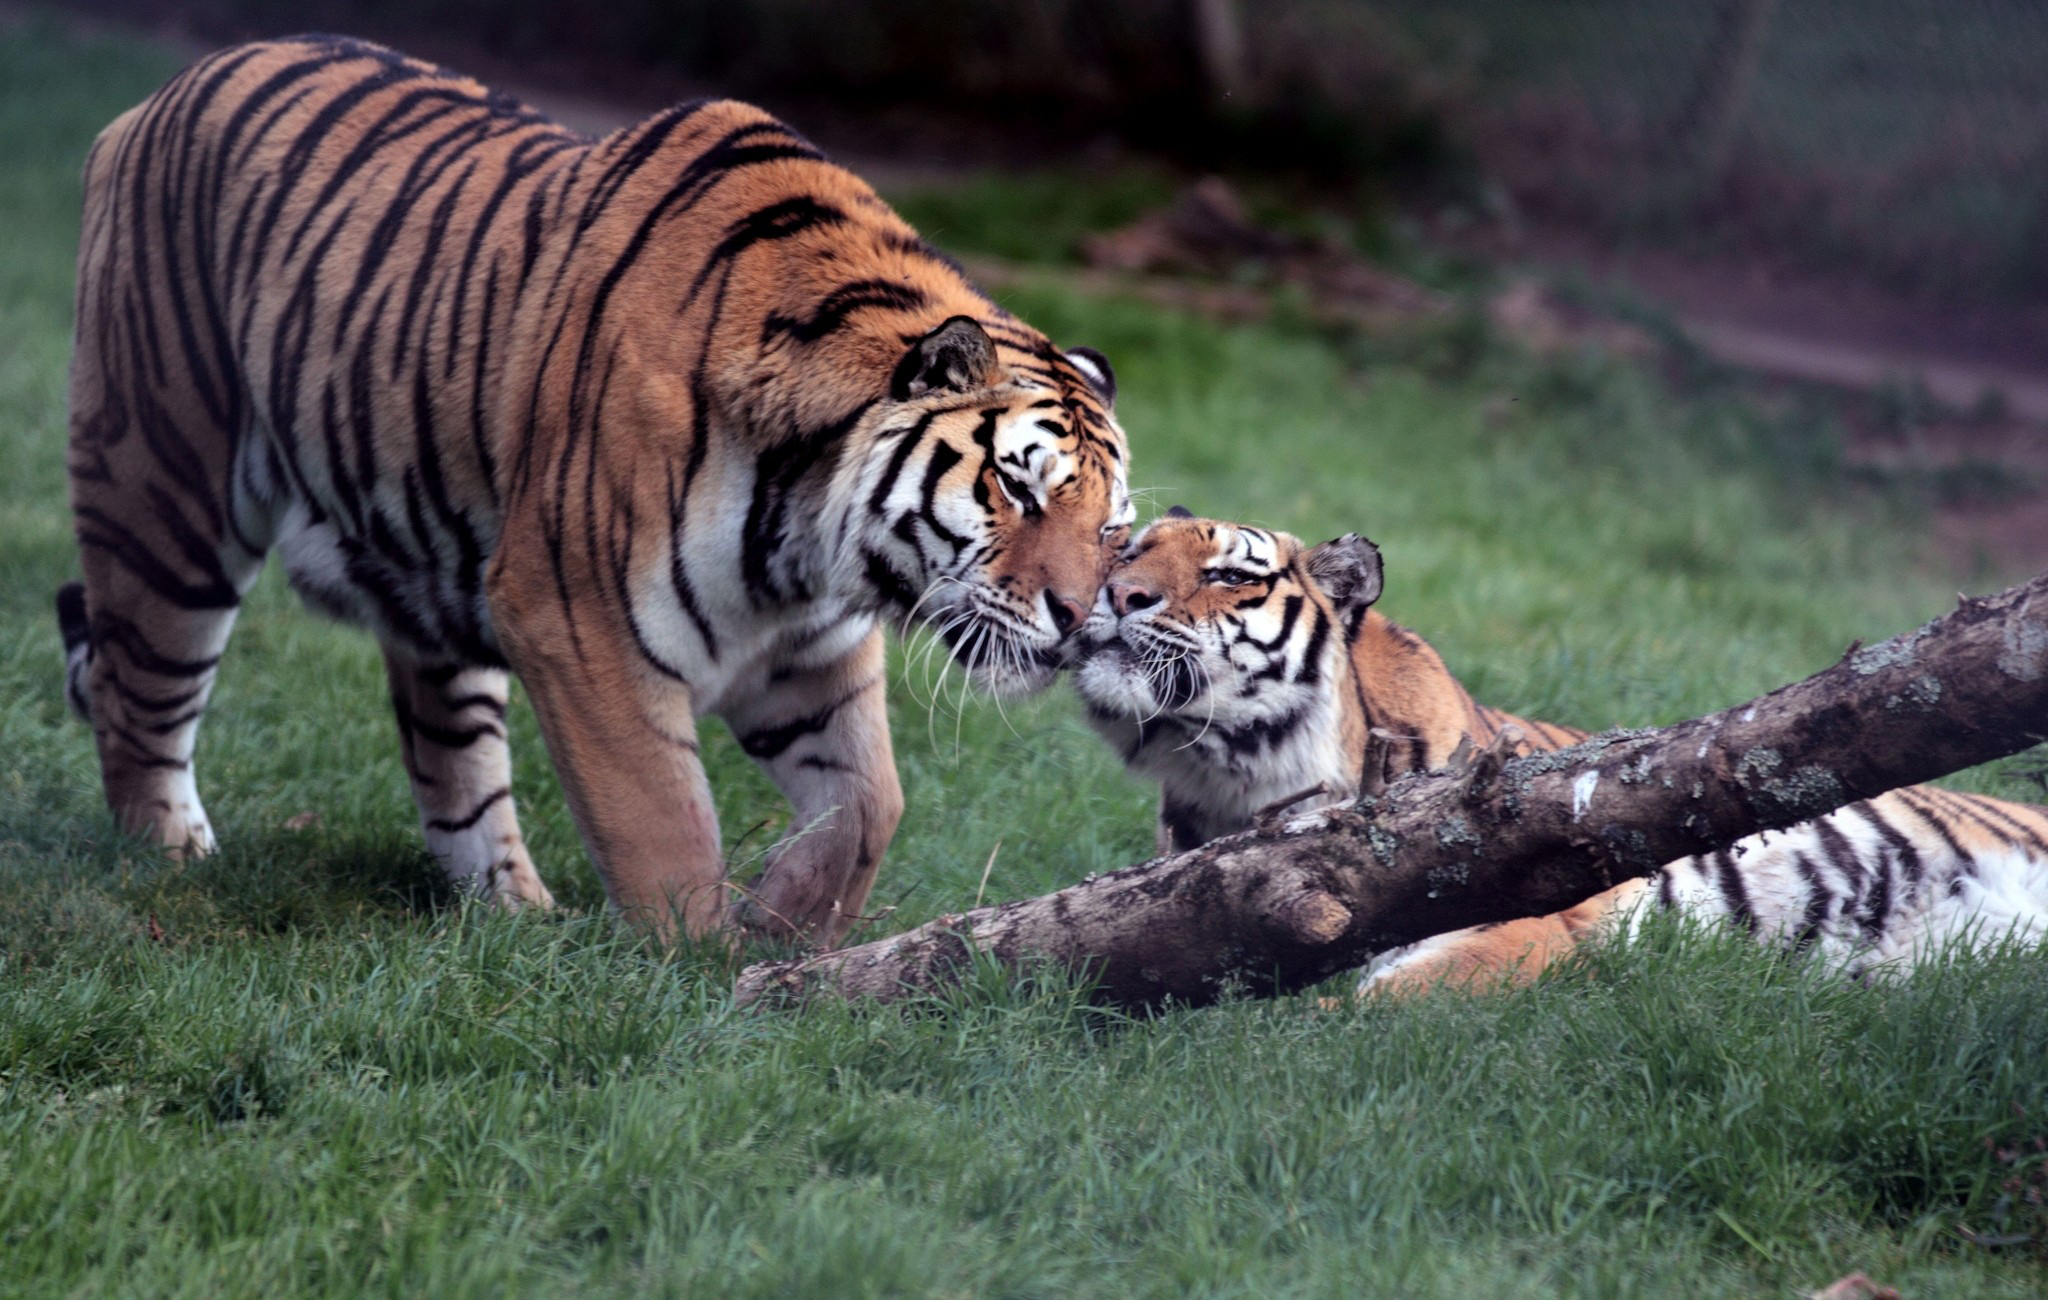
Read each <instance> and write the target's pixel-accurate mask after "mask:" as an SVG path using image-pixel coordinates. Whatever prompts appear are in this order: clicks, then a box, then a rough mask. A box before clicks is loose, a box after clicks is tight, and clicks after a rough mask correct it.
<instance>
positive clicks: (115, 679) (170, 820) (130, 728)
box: [57, 527, 261, 857]
mask: <svg viewBox="0 0 2048 1300" xmlns="http://www.w3.org/2000/svg"><path fill="white" fill-rule="evenodd" d="M80 536H81V541H82V543H83V546H82V548H81V551H82V555H83V558H84V559H85V569H86V580H85V582H84V583H69V584H66V585H65V586H64V587H63V588H62V589H61V590H60V591H59V592H58V593H57V618H58V628H59V630H60V632H61V633H62V635H63V638H64V652H65V692H64V693H65V697H66V699H68V700H69V701H70V703H71V707H72V708H73V709H75V710H77V711H78V712H79V713H80V714H81V715H83V716H84V717H85V718H86V719H87V720H88V721H90V722H91V723H92V729H93V740H94V743H95V745H96V747H97V748H98V750H99V760H100V779H101V783H102V785H103V787H104V789H105V792H106V798H107V806H108V807H109V808H110V809H112V810H113V813H114V817H115V819H116V820H117V821H118V822H119V823H120V825H121V828H122V829H123V830H125V831H127V832H129V833H130V834H137V835H142V836H144V837H146V838H148V839H151V840H154V841H156V842H157V843H158V844H161V845H162V846H163V847H164V848H165V849H166V850H168V851H169V852H170V853H171V855H172V856H174V857H188V856H191V857H196V856H201V855H204V854H206V853H210V852H212V851H213V849H214V848H215V846H216V840H215V837H214V832H213V824H212V822H211V820H210V819H209V818H208V817H207V814H206V808H205V805H204V804H202V803H201V802H200V799H199V787H198V784H197V781H196V780H195V778H194V775H193V750H194V748H195V746H196V745H197V743H198V737H199V722H200V718H201V717H202V716H203V715H204V713H205V711H206V705H207V701H208V698H209V696H210V695H211V694H212V691H213V682H214V676H215V672H216V669H217V668H218V666H219V664H220V656H221V652H222V650H223V649H225V648H226V645H227V640H228V634H229V632H230V631H231V630H232V629H233V627H234V622H235V614H236V611H237V609H238V608H239V606H240V596H241V592H242V591H243V590H246V588H247V586H248V583H249V581H251V580H253V578H254V575H255V571H256V568H257V567H259V566H260V564H261V559H260V557H258V558H257V560H256V561H255V563H254V564H249V565H241V566H235V567H236V568H237V569H238V570H240V571H237V572H235V573H233V574H232V575H231V580H230V581H228V582H226V583H224V584H223V585H222V586H221V587H220V588H219V590H218V594H219V597H220V598H219V599H217V600H209V601H204V602H201V601H195V600H194V599H193V598H192V590H193V589H192V588H190V587H186V588H176V587H173V588H170V589H168V590H166V591H159V590H157V589H156V588H154V587H152V586H151V585H150V584H148V583H146V582H138V581H135V580H134V574H133V573H132V572H130V571H129V569H128V568H127V567H126V565H125V563H124V562H123V561H122V560H121V559H120V558H119V548H118V547H112V548H110V547H108V546H106V545H104V544H101V543H100V541H99V539H98V538H97V537H96V535H95V533H94V531H93V530H92V529H91V528H90V527H84V528H81V530H80ZM224 568H225V566H224Z"/></svg>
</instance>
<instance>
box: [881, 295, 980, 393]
mask: <svg viewBox="0 0 2048 1300" xmlns="http://www.w3.org/2000/svg"><path fill="white" fill-rule="evenodd" d="M1001 373H1002V367H1001V366H1000V365H999V364H998V363H997V361H996V345H995V340H993V339H991V338H990V337H989V336H988V331H987V330H985V329H983V328H982V327H981V323H980V322H979V321H977V320H975V319H974V318H973V317H972V316H955V317H953V318H952V319H951V320H948V321H947V322H946V323H945V324H943V325H941V326H939V327H938V328H937V329H935V330H933V331H932V332H931V333H929V334H927V335H925V336H924V337H923V338H921V339H919V340H918V341H917V342H915V343H913V344H911V345H910V350H909V351H908V352H905V353H904V354H903V359H902V360H901V361H898V362H897V363H896V372H895V373H894V374H893V375H891V376H889V396H891V397H893V398H895V399H896V400H897V401H899V402H907V401H909V400H910V399H912V398H914V397H923V396H924V395H925V394H926V393H930V392H936V391H938V390H940V389H945V390H947V391H948V392H954V393H971V392H973V391H975V390H976V389H978V388H987V387H988V386H990V385H991V384H993V383H995V382H996V379H997V378H998V377H999V376H1000V375H1001Z"/></svg>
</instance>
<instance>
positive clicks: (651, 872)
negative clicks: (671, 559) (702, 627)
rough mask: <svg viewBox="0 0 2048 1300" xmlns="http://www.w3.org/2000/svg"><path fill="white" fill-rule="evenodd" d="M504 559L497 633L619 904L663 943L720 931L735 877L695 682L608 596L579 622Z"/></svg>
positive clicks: (496, 600) (545, 582)
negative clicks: (709, 771)
mask: <svg viewBox="0 0 2048 1300" xmlns="http://www.w3.org/2000/svg"><path fill="white" fill-rule="evenodd" d="M505 558H506V557H505V555H504V553H503V552H502V551H501V553H500V557H499V560H500V562H499V565H498V566H497V567H496V568H494V570H493V572H492V576H491V579H490V599H491V616H492V620H493V624H494V626H495V627H496V629H497V633H498V639H499V642H500V643H501V644H502V645H503V647H504V649H505V652H506V656H507V657H508V658H509V659H510V661H511V664H512V669H513V671H514V672H516V673H517V674H518V675H519V679H520V681H521V682H522V683H524V684H525V686H526V692H527V695H528V697H529V698H530V699H531V700H532V701H533V707H534V713H535V715H536V716H537V717H538V719H539V721H540V730H541V736H542V738H543V739H544V740H546V742H547V747H548V757H549V759H550V760H551V761H552V762H553V764H554V768H555V775H556V777H557V778H558V779H559V780H560V781H561V784H562V792H563V793H564V794H565V795H567V796H568V800H569V811H570V812H571V814H572V815H573V816H574V817H575V819H576V829H577V831H578V832H579V833H581V835H582V837H583V844H584V848H585V849H586V850H587V851H588V852H589V854H590V859H591V863H592V865H594V866H595V867H596V868H597V874H598V877H599V878H600V879H601V880H602V881H603V882H604V888H605V895H606V897H607V898H609V899H610V900H611V905H612V909H613V910H614V911H615V912H617V913H618V914H619V915H620V916H622V917H624V918H625V919H626V920H628V921H630V922H631V923H633V924H635V925H638V926H641V927H643V928H645V929H647V930H649V931H651V932H652V933H653V934H654V935H655V936H656V937H657V938H660V939H662V940H664V941H666V940H669V939H672V938H674V937H675V934H676V931H677V927H678V925H680V926H681V929H682V931H683V932H684V933H685V934H688V935H691V936H697V935H702V934H704V933H707V932H708V931H711V930H714V929H716V928H718V927H719V926H721V925H722V924H723V923H724V919H725V906H724V904H725V870H724V865H723V862H722V859H721V856H720V853H719V842H718V814H717V812H716V810H715V809H714V808H713V806H712V802H711V789H710V786H709V785H708V784H707V783H706V781H705V779H704V765H703V763H702V762H701V761H700V760H699V758H698V751H697V725H696V720H695V716H694V714H693V712H692V708H691V696H690V688H689V686H688V685H687V684H686V683H684V682H682V681H681V680H679V679H677V678H675V677H673V676H671V675H667V674H665V673H664V672H663V671H662V670H661V669H659V668H657V666H655V665H654V664H652V663H651V662H649V661H648V659H647V658H646V656H645V655H644V654H643V653H642V652H641V651H640V649H639V648H638V643H637V642H636V641H635V640H634V639H633V636H632V633H631V630H630V629H629V628H628V627H626V626H625V625H624V619H623V617H622V616H619V615H617V614H616V612H608V611H607V609H606V608H605V607H604V606H603V604H602V602H601V601H597V600H593V601H591V602H588V603H587V604H586V605H584V606H579V612H578V614H577V615H576V616H575V617H574V620H573V622H572V618H571V615H570V614H569V613H568V612H567V609H566V608H565V606H564V605H563V603H562V602H561V601H560V600H559V599H558V598H557V595H556V591H555V588H554V585H553V583H552V580H551V579H550V578H549V577H548V576H547V574H546V572H545V570H543V571H541V572H540V573H538V574H536V573H533V572H532V571H531V569H530V568H529V569H524V570H522V569H521V568H520V567H517V566H508V565H506V564H505V563H504V560H505ZM543 562H544V561H543Z"/></svg>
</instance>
